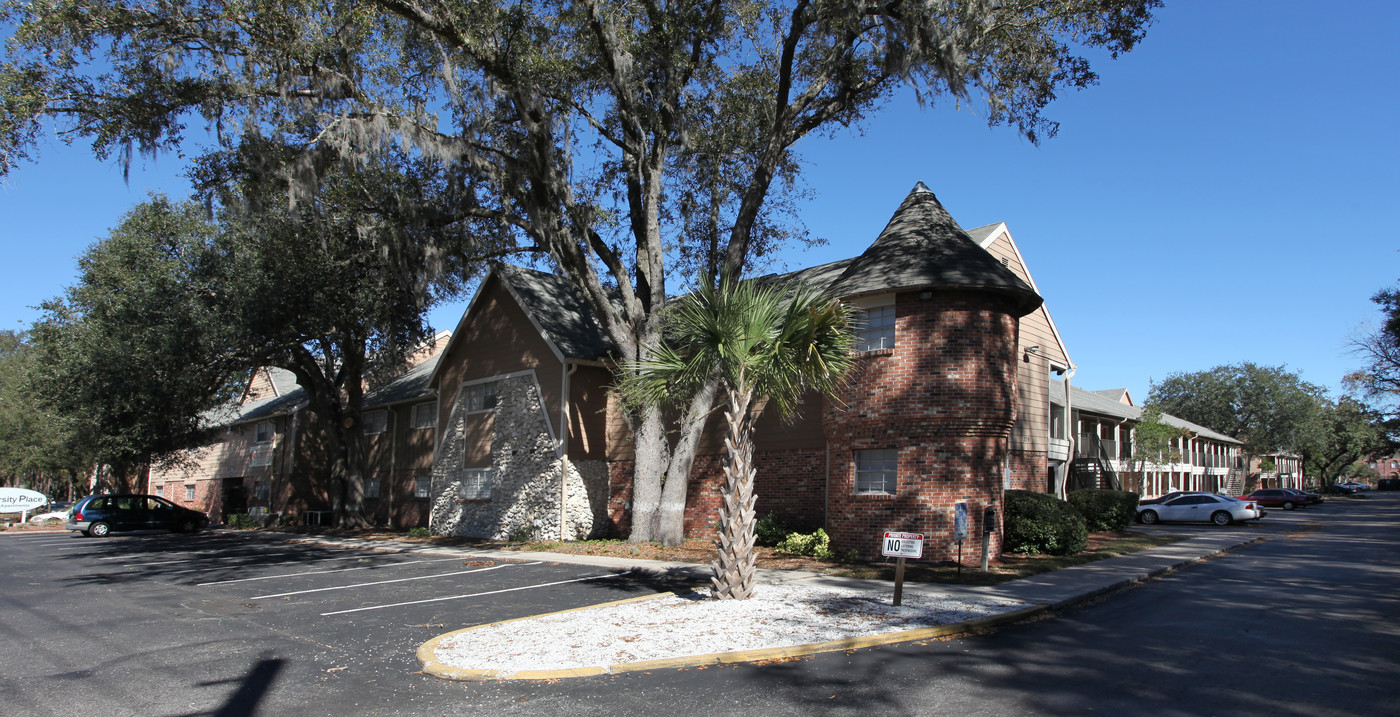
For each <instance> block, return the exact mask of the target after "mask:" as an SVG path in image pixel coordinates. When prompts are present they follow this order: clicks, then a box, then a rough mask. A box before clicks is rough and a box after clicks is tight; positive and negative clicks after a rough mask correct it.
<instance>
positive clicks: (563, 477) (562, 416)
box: [555, 361, 578, 540]
mask: <svg viewBox="0 0 1400 717" xmlns="http://www.w3.org/2000/svg"><path fill="white" fill-rule="evenodd" d="M577 370H578V364H576V363H574V364H571V363H569V362H567V361H566V362H564V365H563V367H561V368H560V369H559V371H560V374H561V377H560V380H559V385H560V388H561V391H560V394H559V447H558V448H556V449H555V450H556V452H557V453H558V456H559V539H560V540H568V538H567V537H565V536H567V535H568V534H569V531H568V528H569V503H568V500H569V457H568V452H569V377H570V376H573V375H574V371H577Z"/></svg>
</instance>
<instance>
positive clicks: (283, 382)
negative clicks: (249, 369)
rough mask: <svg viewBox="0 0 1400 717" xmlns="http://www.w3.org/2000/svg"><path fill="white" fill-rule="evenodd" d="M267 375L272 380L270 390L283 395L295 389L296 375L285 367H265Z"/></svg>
mask: <svg viewBox="0 0 1400 717" xmlns="http://www.w3.org/2000/svg"><path fill="white" fill-rule="evenodd" d="M267 377H268V379H269V380H270V381H271V382H272V390H274V391H276V392H277V395H278V396H285V395H287V394H289V393H291V392H292V391H295V390H297V375H296V374H294V373H292V372H291V371H288V370H287V369H285V368H277V367H276V366H268V367H267Z"/></svg>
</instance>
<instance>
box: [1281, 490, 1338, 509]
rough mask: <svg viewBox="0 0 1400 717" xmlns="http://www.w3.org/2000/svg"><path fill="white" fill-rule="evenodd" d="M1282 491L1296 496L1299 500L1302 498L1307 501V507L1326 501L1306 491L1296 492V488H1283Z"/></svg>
mask: <svg viewBox="0 0 1400 717" xmlns="http://www.w3.org/2000/svg"><path fill="white" fill-rule="evenodd" d="M1283 490H1286V491H1288V492H1290V493H1293V494H1294V495H1297V496H1298V497H1299V498H1302V499H1303V500H1304V501H1307V504H1308V505H1317V504H1318V503H1321V502H1323V501H1325V500H1327V499H1326V498H1323V497H1322V496H1320V495H1318V494H1317V493H1309V492H1308V491H1305V490H1298V489H1297V488H1284V489H1283Z"/></svg>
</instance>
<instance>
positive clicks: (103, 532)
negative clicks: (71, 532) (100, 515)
mask: <svg viewBox="0 0 1400 717" xmlns="http://www.w3.org/2000/svg"><path fill="white" fill-rule="evenodd" d="M111 532H112V526H110V525H107V524H106V523H103V522H102V521H98V522H96V523H93V524H92V525H89V526H88V529H87V534H88V535H90V536H92V537H94V538H105V537H107V535H108V534H110V533H111Z"/></svg>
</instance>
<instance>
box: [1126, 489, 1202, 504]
mask: <svg viewBox="0 0 1400 717" xmlns="http://www.w3.org/2000/svg"><path fill="white" fill-rule="evenodd" d="M1190 492H1192V491H1186V490H1174V491H1172V492H1170V493H1166V494H1163V495H1159V496H1157V497H1156V498H1144V499H1142V500H1140V501H1138V505H1151V504H1154V503H1165V502H1167V501H1169V500H1171V499H1172V498H1175V497H1177V496H1182V495H1186V494H1187V493H1190Z"/></svg>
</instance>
